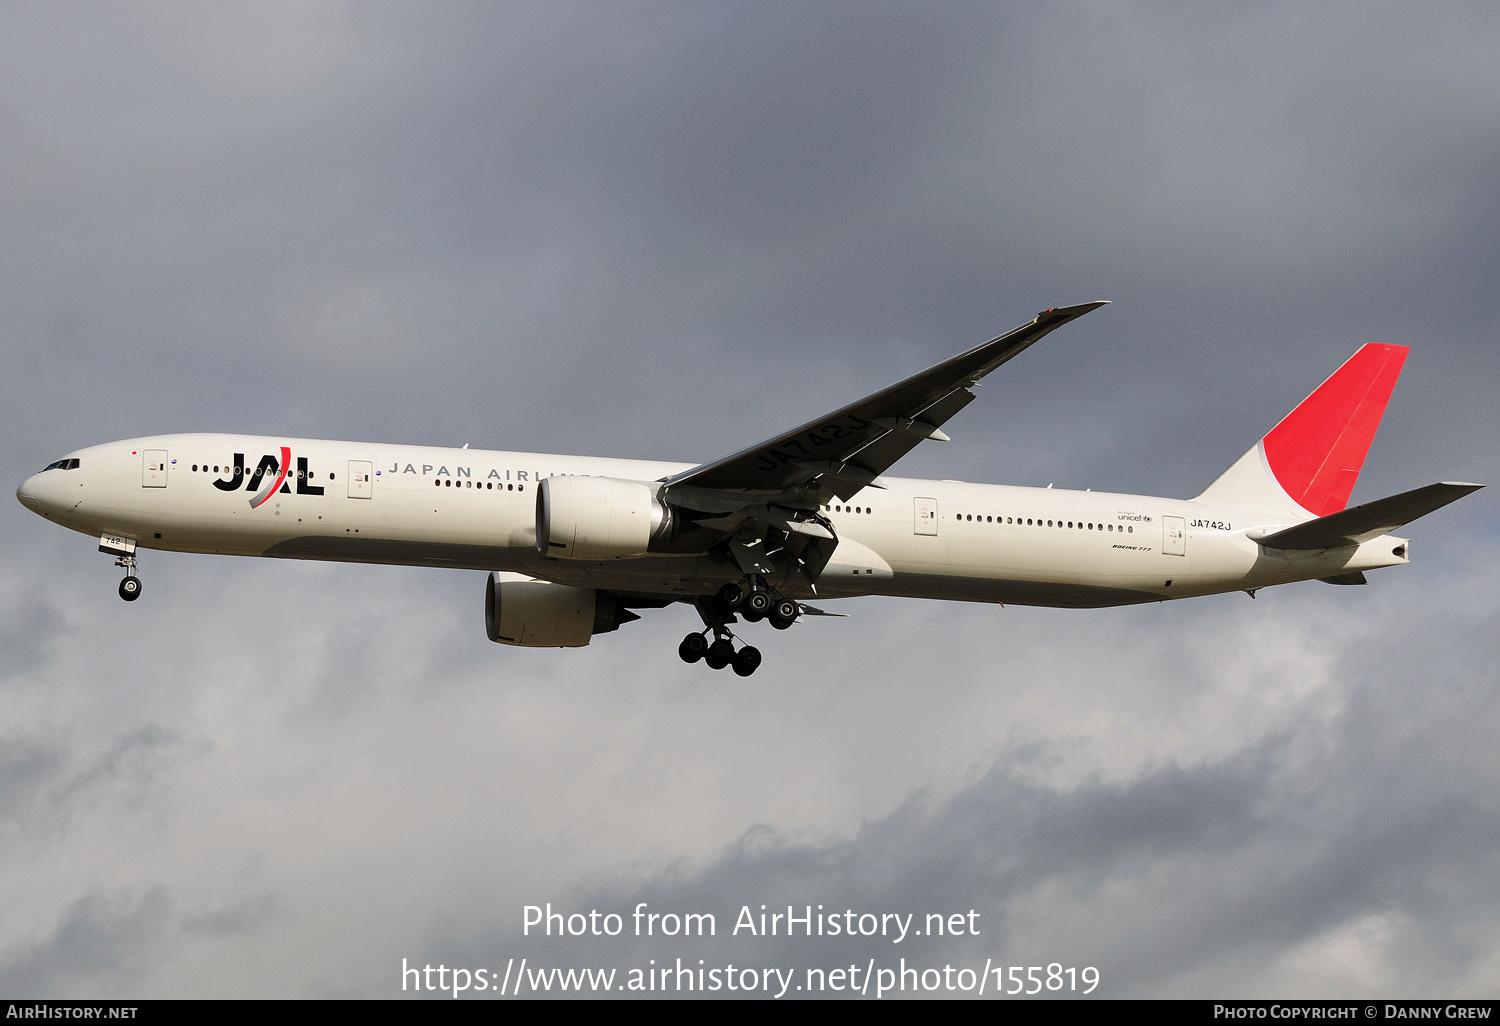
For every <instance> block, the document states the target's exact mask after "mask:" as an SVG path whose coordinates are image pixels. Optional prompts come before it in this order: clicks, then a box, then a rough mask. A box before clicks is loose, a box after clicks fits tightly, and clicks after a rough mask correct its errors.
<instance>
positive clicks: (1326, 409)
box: [1262, 342, 1407, 517]
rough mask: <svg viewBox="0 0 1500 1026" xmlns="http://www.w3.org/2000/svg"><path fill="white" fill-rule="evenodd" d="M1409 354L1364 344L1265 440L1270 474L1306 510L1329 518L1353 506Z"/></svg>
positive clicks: (1394, 348)
mask: <svg viewBox="0 0 1500 1026" xmlns="http://www.w3.org/2000/svg"><path fill="white" fill-rule="evenodd" d="M1406 353H1407V347H1406V346H1393V345H1386V344H1384V343H1379V342H1372V343H1370V344H1369V345H1367V346H1364V347H1363V348H1362V349H1360V351H1359V352H1357V353H1355V354H1354V355H1353V356H1351V357H1350V358H1349V360H1348V362H1347V363H1345V364H1344V365H1343V366H1342V367H1340V368H1339V369H1338V370H1336V371H1334V374H1333V377H1331V378H1329V379H1328V380H1327V381H1325V382H1323V383H1322V384H1321V385H1319V386H1318V388H1317V390H1316V391H1315V392H1313V394H1312V395H1310V396H1308V397H1307V398H1306V399H1304V400H1302V404H1301V405H1300V406H1298V407H1297V408H1296V409H1295V410H1293V411H1292V412H1291V413H1288V414H1287V415H1286V417H1285V418H1283V419H1282V421H1281V423H1280V424H1277V425H1276V426H1275V427H1274V428H1272V429H1271V432H1270V434H1268V435H1266V437H1265V438H1264V439H1262V444H1263V445H1264V446H1265V454H1266V463H1267V464H1268V465H1269V466H1270V468H1271V473H1273V474H1275V475H1276V480H1277V482H1278V483H1279V484H1280V485H1281V487H1282V488H1284V489H1285V490H1286V493H1287V495H1289V496H1291V497H1292V498H1293V499H1294V500H1295V501H1296V502H1297V504H1298V505H1299V506H1301V507H1302V508H1303V509H1305V510H1307V511H1308V512H1310V513H1316V514H1317V515H1318V516H1320V517H1325V516H1327V515H1328V514H1330V513H1337V512H1338V511H1339V510H1341V509H1343V508H1344V507H1345V506H1346V505H1348V504H1349V493H1350V492H1352V491H1354V481H1355V479H1356V478H1357V477H1359V471H1360V468H1361V467H1363V466H1364V465H1365V453H1366V452H1368V451H1369V449H1370V442H1371V440H1373V439H1374V437H1375V429H1376V428H1378V427H1380V418H1381V416H1382V415H1383V414H1384V413H1385V406H1386V403H1388V402H1389V401H1390V398H1391V390H1392V389H1394V388H1395V387H1396V379H1397V378H1398V377H1400V376H1401V366H1402V364H1404V363H1405V362H1406Z"/></svg>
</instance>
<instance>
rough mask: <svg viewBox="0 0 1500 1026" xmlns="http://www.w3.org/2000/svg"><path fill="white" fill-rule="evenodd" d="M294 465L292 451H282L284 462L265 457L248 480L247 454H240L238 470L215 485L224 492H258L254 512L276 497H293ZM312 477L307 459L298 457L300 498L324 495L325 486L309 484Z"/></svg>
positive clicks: (284, 448) (236, 461) (236, 457)
mask: <svg viewBox="0 0 1500 1026" xmlns="http://www.w3.org/2000/svg"><path fill="white" fill-rule="evenodd" d="M291 465H292V450H291V447H290V446H286V445H283V446H282V447H281V458H280V459H277V458H276V457H275V456H272V455H269V454H267V455H265V456H262V457H261V458H260V462H259V463H257V464H256V465H255V471H254V473H252V474H250V475H249V480H246V475H245V454H244V453H242V452H237V453H235V454H234V466H232V467H229V468H226V469H228V470H230V471H232V472H233V473H232V475H231V476H230V477H228V478H220V479H219V480H217V481H215V482H214V487H215V488H217V489H219V490H220V491H224V492H236V491H239V490H240V489H241V488H243V489H244V490H245V491H248V492H254V493H255V497H254V498H252V499H251V500H250V508H251V509H255V508H257V507H258V506H260V504H261V503H263V502H265V501H266V500H267V499H269V498H270V497H271V496H272V495H274V494H276V493H277V492H281V493H282V494H283V495H290V494H292V489H291V485H290V484H289V483H288V482H287V476H288V471H289V470H290V469H291ZM311 477H312V474H311V472H309V471H308V469H307V457H306V456H298V457H297V494H298V495H322V494H323V486H322V485H315V484H309V483H308V482H309V479H310V478H311ZM267 478H270V483H269V484H266V485H265V487H261V485H262V483H263V482H265V481H266V479H267Z"/></svg>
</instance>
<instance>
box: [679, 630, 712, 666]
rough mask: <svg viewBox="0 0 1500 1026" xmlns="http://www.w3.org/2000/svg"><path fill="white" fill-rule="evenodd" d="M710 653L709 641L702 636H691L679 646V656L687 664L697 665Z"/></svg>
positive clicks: (684, 639)
mask: <svg viewBox="0 0 1500 1026" xmlns="http://www.w3.org/2000/svg"><path fill="white" fill-rule="evenodd" d="M707 652H708V639H707V638H705V637H704V636H703V635H701V634H689V635H688V636H687V637H685V638H683V639H682V644H680V645H678V646H677V654H678V655H680V656H681V657H682V661H683V662H685V663H696V662H697V661H698V660H699V659H702V658H703V657H704V655H706V654H707Z"/></svg>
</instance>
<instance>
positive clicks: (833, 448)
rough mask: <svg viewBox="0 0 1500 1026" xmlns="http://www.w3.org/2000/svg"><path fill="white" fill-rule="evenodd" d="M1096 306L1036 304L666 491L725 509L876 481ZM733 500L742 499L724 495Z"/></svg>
mask: <svg viewBox="0 0 1500 1026" xmlns="http://www.w3.org/2000/svg"><path fill="white" fill-rule="evenodd" d="M1104 305H1105V303H1104V302H1097V303H1084V304H1083V305H1081V306H1067V307H1059V308H1057V309H1053V310H1044V311H1043V312H1042V313H1040V314H1037V316H1036V319H1035V320H1033V321H1032V322H1030V323H1029V324H1023V325H1021V327H1019V328H1016V329H1015V330H1014V331H1011V332H1008V333H1006V334H1004V335H1001V336H1000V337H999V338H996V339H993V340H991V341H989V342H986V343H985V344H984V345H982V346H978V347H976V348H974V349H971V350H969V351H968V352H966V353H961V354H960V355H958V356H955V357H953V358H952V359H951V360H945V361H943V362H942V363H940V364H938V365H937V366H936V367H932V368H930V369H928V370H925V371H923V372H922V373H920V374H917V375H914V376H913V377H910V378H907V379H906V380H905V381H902V382H899V383H898V384H895V385H892V386H891V387H889V388H886V389H883V390H881V391H879V392H876V393H875V394H874V395H870V396H866V397H865V398H863V399H861V400H859V401H858V402H856V403H851V404H850V405H848V406H845V407H843V408H842V409H839V410H835V411H834V412H832V413H830V414H828V415H827V416H823V417H819V418H818V419H816V420H813V421H809V422H808V423H806V424H803V425H802V426H801V427H799V428H795V429H793V430H791V431H788V432H786V433H785V434H782V435H777V436H776V437H774V438H768V439H766V440H765V441H764V442H761V443H760V444H759V445H753V446H751V447H750V448H748V449H744V450H741V451H740V452H737V453H734V454H733V455H731V456H726V457H724V458H723V459H720V460H715V461H714V462H712V463H705V464H703V465H702V466H701V467H695V468H694V469H692V470H689V471H685V472H683V473H681V474H677V475H675V476H673V477H671V478H668V479H667V481H666V488H667V492H668V494H669V495H670V496H671V497H672V499H673V501H674V502H681V503H682V504H683V505H686V506H688V507H690V508H696V509H710V508H712V509H722V510H723V511H725V512H728V511H729V507H731V506H734V505H742V504H743V502H744V501H745V500H749V501H758V502H768V503H770V502H774V503H786V504H790V505H793V506H799V507H804V508H805V507H808V506H813V505H816V504H818V503H820V502H824V501H827V500H828V499H830V498H832V497H834V496H837V497H838V498H840V499H848V498H849V497H850V496H852V495H854V494H855V493H856V492H858V491H859V490H860V489H862V488H866V487H875V488H879V487H882V486H881V484H880V475H881V474H883V473H885V471H887V470H889V469H890V468H891V466H892V465H894V464H895V462H896V461H897V460H899V459H900V458H901V457H902V456H905V455H906V454H907V453H908V452H910V451H911V450H912V449H914V448H916V447H917V444H918V443H920V442H922V441H923V440H925V439H933V440H934V441H947V440H948V436H947V435H945V434H943V432H942V431H941V430H940V429H941V427H942V425H943V424H944V423H945V422H946V421H947V420H948V418H950V417H952V416H953V415H954V414H955V413H957V412H958V411H959V410H961V409H963V408H964V407H965V406H967V405H968V404H969V403H970V402H971V401H972V400H973V399H974V393H973V392H972V391H971V390H970V388H971V386H972V385H974V384H975V383H976V382H978V381H979V379H980V378H982V377H984V376H985V375H986V374H988V373H990V371H992V370H994V369H995V368H996V367H999V366H1000V365H1001V364H1003V363H1005V362H1006V361H1007V360H1009V359H1010V358H1011V357H1013V356H1016V355H1017V354H1019V353H1020V352H1021V351H1022V350H1024V349H1026V348H1027V347H1028V346H1030V345H1031V344H1032V343H1033V342H1036V341H1037V340H1038V339H1040V338H1042V337H1043V336H1044V335H1046V334H1047V333H1048V332H1050V331H1052V330H1053V329H1054V328H1060V327H1062V326H1063V325H1064V324H1067V323H1068V322H1069V321H1072V320H1075V319H1077V318H1079V317H1082V316H1083V315H1084V314H1086V313H1088V312H1089V311H1091V310H1095V309H1098V308H1099V307H1101V306H1104ZM715 493H716V494H715ZM726 493H727V494H726ZM731 497H735V498H738V499H739V500H740V502H739V503H734V502H730V501H727V500H730V499H731Z"/></svg>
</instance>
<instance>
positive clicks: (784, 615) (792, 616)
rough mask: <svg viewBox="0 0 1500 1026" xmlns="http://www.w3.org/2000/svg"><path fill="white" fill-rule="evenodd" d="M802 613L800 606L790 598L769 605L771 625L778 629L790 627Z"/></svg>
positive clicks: (782, 629)
mask: <svg viewBox="0 0 1500 1026" xmlns="http://www.w3.org/2000/svg"><path fill="white" fill-rule="evenodd" d="M801 615H802V607H801V606H799V605H797V603H795V602H793V601H792V600H791V599H782V600H781V601H780V602H778V603H776V605H774V606H772V607H771V626H772V627H775V628H776V629H777V630H779V631H784V630H786V629H787V628H788V627H790V626H791V625H792V624H793V623H794V622H795V621H796V619H797V617H799V616H801Z"/></svg>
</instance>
